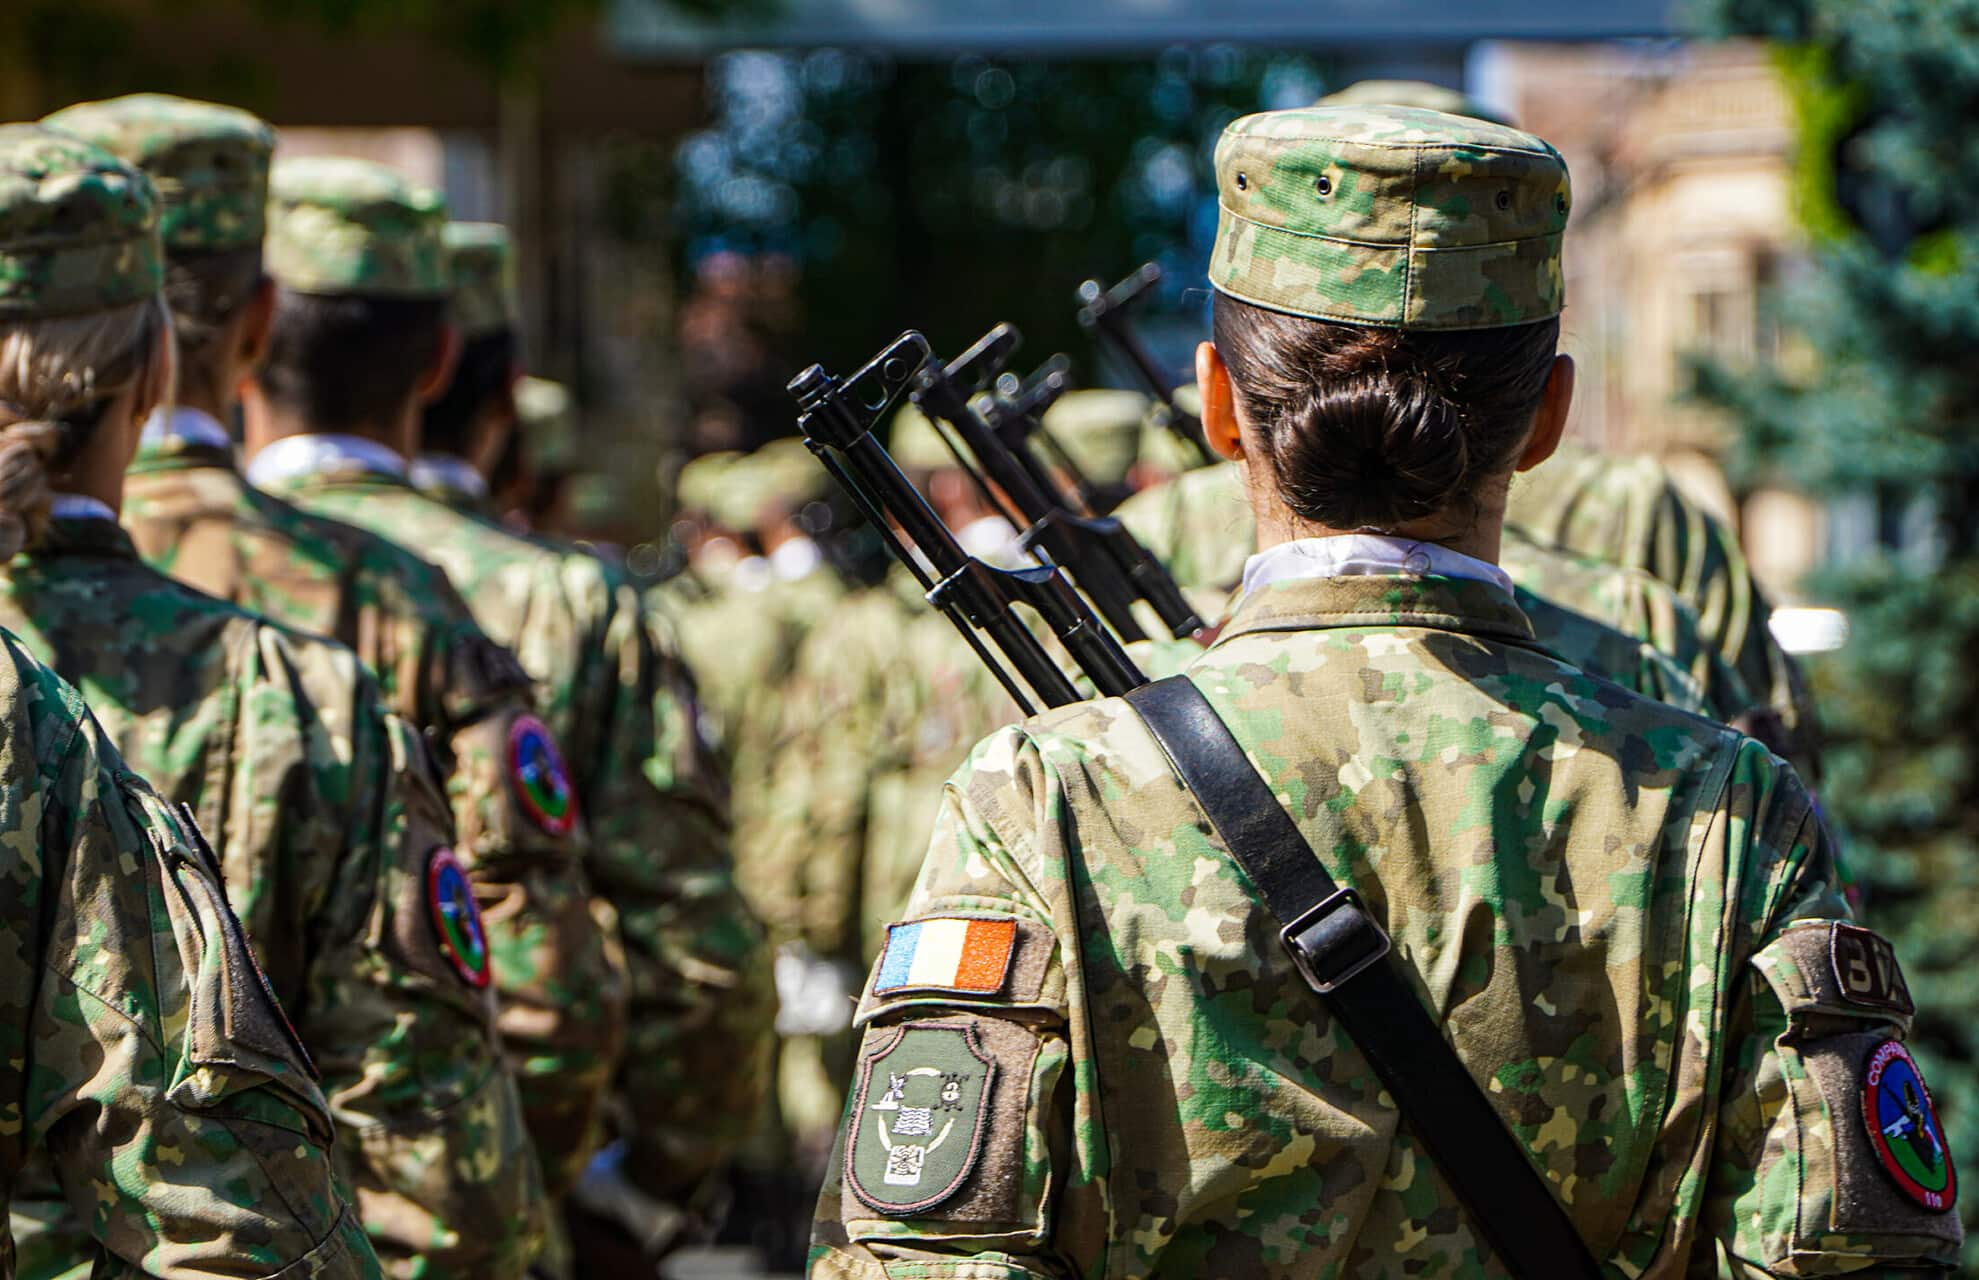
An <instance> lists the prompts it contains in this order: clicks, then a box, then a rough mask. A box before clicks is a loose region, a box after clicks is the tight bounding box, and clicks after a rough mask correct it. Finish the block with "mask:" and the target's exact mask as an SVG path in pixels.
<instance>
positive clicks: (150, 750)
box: [0, 126, 545, 1280]
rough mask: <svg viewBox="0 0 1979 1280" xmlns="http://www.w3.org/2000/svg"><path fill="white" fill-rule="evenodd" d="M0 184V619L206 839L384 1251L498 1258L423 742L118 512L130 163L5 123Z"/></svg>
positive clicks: (149, 383)
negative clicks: (3, 548)
mask: <svg viewBox="0 0 1979 1280" xmlns="http://www.w3.org/2000/svg"><path fill="white" fill-rule="evenodd" d="M0 184H4V185H0V235H4V236H8V237H9V238H12V239H14V240H16V241H19V242H21V243H28V244H32V245H33V246H34V251H35V252H36V253H37V254H38V255H39V256H40V259H41V261H40V263H39V264H38V265H39V266H40V267H41V271H40V273H39V278H41V279H43V280H45V281H47V282H49V287H48V288H47V289H46V290H45V292H44V293H42V294H40V295H38V296H33V297H28V298H25V299H17V300H15V305H13V306H11V307H9V308H8V309H7V311H6V313H5V314H0V446H4V448H5V451H6V462H7V465H6V468H5V470H4V472H0V515H4V517H5V519H6V520H7V521H8V522H9V523H11V524H12V525H13V526H15V527H17V528H19V529H21V530H22V531H23V532H24V535H25V541H26V554H24V555H19V556H14V557H10V558H9V560H8V561H7V562H6V563H5V567H4V569H0V620H3V621H4V625H6V626H8V627H10V628H12V629H13V630H14V631H15V632H16V633H17V634H19V635H20V636H21V638H22V640H23V641H24V642H25V643H26V644H27V645H28V646H29V647H30V648H32V649H34V650H37V651H39V652H41V653H44V654H46V655H48V656H49V657H50V658H51V659H52V661H53V663H54V665H55V666H56V668H57V669H58V670H59V671H61V672H63V673H64V674H65V675H66V676H67V678H69V679H71V680H74V681H75V682H76V683H77V684H78V685H79V686H80V687H81V688H82V689H83V692H84V694H85V696H87V697H89V698H91V699H92V700H93V701H94V703H95V705H96V706H98V707H100V708H101V710H102V715H103V720H104V724H105V726H106V727H107V729H108V731H109V733H110V735H111V736H112V738H113V739H115V740H116V741H117V743H118V745H119V747H120V748H121V750H122V752H123V754H124V755H125V757H126V758H128V759H129V760H131V761H132V763H133V764H135V765H136V766H137V767H138V768H139V769H141V770H143V771H144V772H145V774H146V775H147V776H148V777H150V778H151V779H152V780H153V782H154V783H155V785H156V786H157V787H158V788H159V789H160V791H161V792H163V793H164V795H165V796H166V797H167V798H168V799H171V800H174V801H178V802H181V803H183V804H184V805H186V806H187V807H188V808H189V809H190V810H191V811H192V812H194V813H195V814H197V816H198V819H199V821H200V823H201V824H202V825H203V827H204V829H205V830H207V831H208V832H211V833H212V834H213V836H214V838H215V841H216V843H217V844H218V845H219V849H220V860H219V863H218V865H217V866H215V867H214V868H213V869H214V870H215V871H218V872H219V873H220V874H221V875H222V877H223V878H224V881H225V885H226V893H227V895H228V897H230V898H231V899H232V901H233V903H234V905H235V907H236V908H237V909H238V910H239V912H240V915H241V918H242V921H243V922H244V924H245V926H246V930H245V932H246V937H247V939H248V941H249V942H251V944H252V946H253V948H254V952H255V953H256V954H257V955H258V958H259V959H260V960H262V961H264V962H265V963H266V965H267V968H268V972H267V975H266V976H262V975H261V974H259V973H258V972H257V970H256V969H255V968H254V967H253V966H252V965H249V966H246V967H243V968H241V969H240V970H239V971H237V972H235V973H233V974H231V975H230V976H229V978H228V981H230V982H231V983H234V984H239V983H242V982H247V983H249V984H251V985H256V986H258V985H262V984H266V985H267V986H269V987H271V988H272V989H273V991H274V992H275V993H277V994H278V995H279V996H280V998H281V1000H282V1002H283V1003H284V1005H285V1006H286V1008H287V1009H288V1010H289V1011H290V1012H291V1013H293V1014H294V1016H295V1019H296V1023H297V1025H298V1027H299V1028H300V1035H301V1040H302V1043H303V1045H304V1046H306V1047H307V1050H308V1052H309V1053H310V1054H313V1055H314V1057H315V1065H316V1067H317V1068H318V1069H319V1070H320V1072H321V1079H322V1082H323V1090H324V1093H325V1094H326V1095H327V1096H328V1099H329V1103H330V1108H331V1112H332V1114H333V1115H334V1117H335V1119H336V1121H337V1123H338V1124H339V1126H341V1127H343V1128H344V1129H345V1131H346V1141H345V1142H344V1143H342V1144H340V1145H339V1146H338V1148H337V1154H338V1156H339V1157H340V1159H339V1168H340V1170H341V1171H342V1172H343V1173H344V1174H345V1175H346V1176H347V1178H348V1185H349V1186H350V1187H351V1188H352V1189H353V1190H354V1191H355V1192H356V1194H357V1197H358V1206H359V1208H360V1210H361V1211H362V1213H363V1215H364V1218H365V1222H366V1225H367V1226H368V1228H369V1229H370V1231H371V1232H372V1234H373V1235H374V1236H375V1237H376V1238H377V1240H378V1242H379V1244H380V1246H381V1248H380V1252H382V1253H384V1254H385V1255H386V1256H387V1258H388V1260H389V1261H390V1263H391V1267H392V1271H393V1273H394V1274H399V1275H412V1274H418V1275H423V1276H439V1275H449V1276H462V1277H469V1276H471V1277H476V1278H477V1280H478V1278H479V1277H484V1276H520V1275H521V1274H522V1273H523V1271H524V1269H525V1268H526V1266H527V1265H528V1262H529V1259H530V1256H531V1254H532V1252H533V1250H534V1249H535V1248H536V1247H537V1244H538V1236H539V1234H540V1232H541V1231H542V1229H543V1227H544V1225H545V1224H544V1221H543V1213H544V1210H545V1206H544V1204H543V1201H542V1189H541V1185H540V1181H539V1175H538V1173H537V1170H536V1167H535V1164H534V1161H533V1159H532V1158H531V1154H530V1149H529V1145H528V1141H527V1138H526V1136H525V1134H524V1131H523V1129H522V1113H521V1104H520V1101H519V1100H518V1098H517V1095H516V1092H515V1085H514V1081H513V1079H512V1078H511V1077H510V1075H509V1073H508V1069H507V1067H506V1065H505V1064H504V1062H503V1060H502V1057H501V1051H500V1047H499V1044H498V1042H497V1041H496V1038H495V1035H494V1027H493V1018H494V1010H493V1008H492V1005H491V1004H490V1001H489V995H488V991H487V985H488V971H487V955H486V944H485V938H484V936H483V934H482V932H481V928H480V924H479V917H478V914H477V912H476V910H475V903H474V899H473V896H472V894H471V893H470V892H469V890H468V886H467V881H466V878H465V876H464V874H463V873H462V871H461V868H460V866H459V864H458V862H457V861H456V860H455V858H454V855H453V854H452V852H451V851H450V847H451V845H452V843H453V837H452V823H451V821H450V816H449V813H448V809H447V805H446V801H445V799H444V797H443V796H442V795H441V793H440V791H439V789H438V787H437V785H436V784H435V781H434V779H433V776H432V772H431V766H430V764H429V763H428V762H427V759H426V757H425V754H424V750H423V746H422V744H421V743H420V741H419V739H418V738H417V736H416V735H414V734H413V733H411V732H410V730H408V729H407V728H406V727H405V725H404V724H403V723H402V722H400V721H399V720H397V719H396V718H395V717H392V716H389V715H388V714H387V713H386V712H385V711H384V710H383V709H382V707H381V705H380V702H379V694H378V691H377V687H376V684H375V682H374V681H373V679H372V677H371V676H370V675H369V674H368V673H367V672H366V671H365V670H364V668H363V667H362V665H361V664H360V663H359V662H358V660H357V658H356V656H355V655H354V654H352V653H351V652H350V651H349V650H348V649H345V648H344V647H343V646H341V645H338V644H335V643H334V642H330V641H325V640H319V639H316V638H313V637H308V636H304V635H302V634H300V633H295V632H288V631H285V630H283V629H280V628H277V627H276V626H274V625H273V624H270V623H267V622H265V621H263V620H261V619H258V618H256V617H254V616H253V615H251V614H247V613H244V612H242V611H240V610H239V609H236V608H235V607H233V606H232V605H229V604H225V603H223V602H221V601H219V600H215V599H213V598H212V597H210V596H205V595H201V594H200V593H198V592H196V591H193V590H191V589H190V588H187V587H183V586H180V585H179V584H177V583H175V582H173V581H172V580H171V579H169V578H166V577H165V576H164V575H162V574H160V573H158V572H156V571H155V570H152V569H150V568H147V567H146V566H145V565H144V564H143V563H142V562H140V561H139V560H138V558H137V555H136V553H135V551H134V550H133V548H132V546H131V543H130V540H129V539H128V538H127V537H125V536H124V534H123V531H122V530H121V529H119V528H118V526H117V522H116V510H115V509H116V506H117V503H118V502H119V500H120V498H121V494H122V483H121V482H122V477H123V470H124V467H125V466H126V465H127V464H128V463H129V461H130V458H131V454H132V452H133V451H134V450H135V448H136V446H137V440H138V432H139V427H140V424H142V423H143V422H144V420H145V418H146V417H147V415H148V414H149V413H150V411H151V409H152V408H153V407H154V406H155V405H156V404H157V403H158V402H159V401H160V400H161V399H162V398H163V397H164V395H165V393H166V391H167V389H168V387H169V385H170V381H171V375H172V330H171V321H170V318H169V315H168V313H167V312H166V310H165V304H164V301H163V298H162V295H161V294H160V292H159V289H160V269H159V264H160V261H161V257H160V248H159V245H160V241H159V232H158V211H157V207H156V204H155V199H154V196H153V191H152V187H151V185H150V183H149V182H148V181H147V180H146V179H145V177H144V176H143V174H142V173H140V172H139V171H137V170H135V169H132V168H130V167H128V166H126V165H124V164H122V163H121V162H119V161H117V160H116V159H114V158H113V157H112V156H110V155H109V154H108V153H107V152H103V151H99V150H97V149H96V148H94V147H92V146H90V145H88V144H87V143H82V142H79V141H76V140H73V139H70V138H67V137H65V136H63V135H60V134H56V133H52V132H50V131H47V130H44V129H41V128H38V127H34V126H14V127H8V128H4V129H0ZM184 212H185V210H183V209H181V208H175V209H174V213H175V214H182V213H184ZM110 267H115V268H116V269H114V270H112V269H109V268H110ZM5 278H6V277H4V276H0V281H4V280H5ZM51 489H60V490H63V491H64V492H59V493H56V492H51ZM273 1025H274V1026H275V1027H276V1028H277V1029H279V1030H280V1031H281V1034H282V1036H283V1037H284V1043H292V1042H293V1040H294V1038H295V1036H296V1034H297V1033H296V1032H295V1031H290V1030H288V1029H287V1026H286V1024H285V1023H282V1022H280V1021H279V1020H275V1022H274V1023H273ZM22 1186H23V1192H22V1194H21V1195H20V1196H19V1197H18V1198H17V1199H16V1202H15V1206H14V1209H15V1235H16V1237H17V1238H18V1239H20V1241H21V1258H20V1274H21V1275H22V1276H23V1277H28V1278H32V1277H36V1276H46V1275H53V1274H58V1273H62V1272H64V1271H66V1270H67V1269H69V1268H71V1267H73V1266H75V1265H76V1264H77V1263H79V1262H82V1261H84V1260H83V1259H81V1258H80V1257H79V1256H78V1255H79V1253H80V1251H81V1234H82V1232H83V1230H84V1222H83V1221H81V1220H79V1216H78V1215H77V1213H76V1211H75V1209H74V1208H72V1207H71V1206H72V1205H74V1204H75V1203H78V1202H76V1201H75V1199H74V1197H73V1196H71V1197H70V1201H69V1203H68V1204H64V1203H63V1202H62V1201H61V1200H60V1199H59V1198H58V1197H56V1196H55V1195H54V1194H53V1193H54V1190H55V1188H54V1184H53V1180H52V1179H51V1178H50V1177H49V1176H48V1174H47V1173H46V1172H43V1173H42V1174H40V1176H39V1177H38V1178H37V1177H34V1176H30V1177H29V1178H27V1179H24V1180H23V1184H22Z"/></svg>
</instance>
